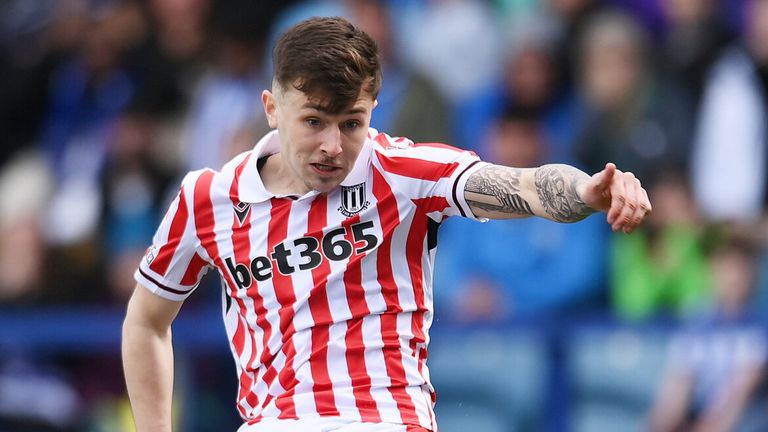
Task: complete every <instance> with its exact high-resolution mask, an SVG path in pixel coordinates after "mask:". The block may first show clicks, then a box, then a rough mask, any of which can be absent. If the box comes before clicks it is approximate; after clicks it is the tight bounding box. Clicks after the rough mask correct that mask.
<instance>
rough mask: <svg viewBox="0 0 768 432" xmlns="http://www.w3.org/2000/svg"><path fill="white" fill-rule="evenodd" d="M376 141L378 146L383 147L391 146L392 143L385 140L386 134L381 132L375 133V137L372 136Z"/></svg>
mask: <svg viewBox="0 0 768 432" xmlns="http://www.w3.org/2000/svg"><path fill="white" fill-rule="evenodd" d="M373 139H374V140H375V141H376V142H377V143H379V145H380V146H382V147H384V148H385V149H388V148H392V147H393V146H392V143H391V142H389V140H387V136H386V135H384V134H383V133H380V134H378V135H376V137H374V138H373Z"/></svg>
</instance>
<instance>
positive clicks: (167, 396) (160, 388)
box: [122, 285, 182, 432]
mask: <svg viewBox="0 0 768 432" xmlns="http://www.w3.org/2000/svg"><path fill="white" fill-rule="evenodd" d="M181 305H182V302H174V301H170V300H166V299H163V298H160V297H158V296H156V295H154V294H152V293H151V292H149V290H147V289H146V288H144V287H142V286H138V285H137V286H136V289H135V290H134V292H133V296H132V297H131V300H130V301H129V302H128V311H127V313H126V317H125V322H124V323H123V342H122V352H123V369H124V371H125V381H126V385H127V387H128V395H129V397H130V399H131V408H132V409H133V417H134V420H135V421H136V429H137V431H138V432H170V431H171V399H172V393H173V348H172V346H171V322H172V321H173V319H174V318H175V317H176V315H177V314H178V312H179V309H180V308H181Z"/></svg>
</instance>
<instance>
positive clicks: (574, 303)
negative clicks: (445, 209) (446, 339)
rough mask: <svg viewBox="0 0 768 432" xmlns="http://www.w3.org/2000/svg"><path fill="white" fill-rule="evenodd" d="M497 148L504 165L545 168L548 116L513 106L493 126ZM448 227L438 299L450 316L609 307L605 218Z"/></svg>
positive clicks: (482, 317)
mask: <svg viewBox="0 0 768 432" xmlns="http://www.w3.org/2000/svg"><path fill="white" fill-rule="evenodd" d="M489 151H490V153H491V155H492V157H491V159H490V161H493V162H498V163H500V164H505V165H509V166H514V167H521V168H530V167H535V166H538V165H540V164H541V162H542V161H543V160H544V159H545V158H546V157H547V156H546V153H547V143H546V141H545V138H544V136H543V135H542V133H541V122H540V120H539V119H538V117H536V116H535V114H531V113H529V112H525V111H520V110H512V111H508V112H507V113H506V114H505V115H504V116H503V117H502V118H500V119H499V120H498V121H497V122H496V123H495V125H494V127H493V130H492V133H491V138H490V142H489ZM467 222H469V223H467ZM441 230H442V231H441V236H442V237H441V238H444V239H445V240H444V241H443V242H442V243H440V247H439V252H438V255H437V256H438V258H437V264H436V266H437V268H436V270H435V301H436V302H437V303H438V304H440V306H438V309H439V310H440V311H441V312H440V313H441V314H442V315H441V316H443V317H452V318H453V319H456V320H459V321H488V320H490V321H493V320H503V319H507V318H510V317H515V318H528V319H530V318H534V317H539V318H541V317H547V316H550V317H551V316H555V314H567V313H571V314H576V313H580V312H586V311H595V310H598V309H599V308H600V307H602V306H603V301H604V294H605V280H604V277H605V273H606V259H607V250H606V249H607V248H606V239H607V234H608V230H607V228H606V226H605V223H604V221H602V220H601V219H600V218H599V217H592V218H587V219H586V220H584V221H581V222H579V223H578V224H555V223H552V222H550V221H547V220H544V219H540V218H526V219H520V220H517V221H514V222H513V223H509V222H507V223H504V221H490V222H488V223H487V225H486V226H481V225H480V224H478V223H476V222H473V221H458V220H456V221H454V220H450V221H449V222H447V223H446V224H445V225H444V226H443V227H442V228H441ZM561 316H562V315H561Z"/></svg>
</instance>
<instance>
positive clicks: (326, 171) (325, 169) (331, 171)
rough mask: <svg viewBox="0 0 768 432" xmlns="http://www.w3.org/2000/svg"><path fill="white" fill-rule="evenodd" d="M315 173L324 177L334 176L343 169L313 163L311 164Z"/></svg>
mask: <svg viewBox="0 0 768 432" xmlns="http://www.w3.org/2000/svg"><path fill="white" fill-rule="evenodd" d="M310 165H311V166H312V168H313V169H314V170H315V172H317V173H319V174H320V175H323V176H333V175H336V174H338V173H339V172H340V171H341V167H338V166H335V165H328V164H323V163H311V164H310Z"/></svg>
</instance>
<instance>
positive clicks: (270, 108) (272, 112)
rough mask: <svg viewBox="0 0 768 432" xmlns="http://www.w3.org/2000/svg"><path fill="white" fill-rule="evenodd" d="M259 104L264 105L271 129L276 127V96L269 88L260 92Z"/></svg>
mask: <svg viewBox="0 0 768 432" xmlns="http://www.w3.org/2000/svg"><path fill="white" fill-rule="evenodd" d="M261 104H262V105H264V114H266V116H267V123H269V127H271V128H272V129H276V128H277V97H276V96H275V95H274V94H272V92H270V91H269V90H264V91H263V92H261Z"/></svg>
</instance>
